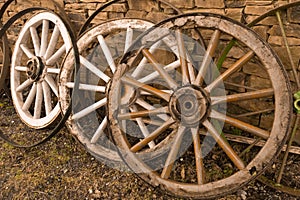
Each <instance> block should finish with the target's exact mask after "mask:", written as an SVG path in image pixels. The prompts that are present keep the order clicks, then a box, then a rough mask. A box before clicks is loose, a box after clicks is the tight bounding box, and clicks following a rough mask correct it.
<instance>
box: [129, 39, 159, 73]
mask: <svg viewBox="0 0 300 200" xmlns="http://www.w3.org/2000/svg"><path fill="white" fill-rule="evenodd" d="M161 43H162V42H161V41H158V42H156V43H155V44H154V45H152V46H151V47H150V49H149V52H150V53H154V52H155V50H156V49H157V48H158V47H159V46H160V45H161ZM147 62H148V60H147V58H145V57H144V58H143V59H142V60H141V62H140V63H139V64H138V66H137V67H136V69H135V70H134V71H133V72H132V74H131V76H132V77H134V78H137V77H139V76H140V74H141V73H142V71H143V70H144V67H145V65H146V64H147Z"/></svg>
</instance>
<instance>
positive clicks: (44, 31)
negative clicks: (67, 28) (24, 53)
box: [40, 19, 49, 56]
mask: <svg viewBox="0 0 300 200" xmlns="http://www.w3.org/2000/svg"><path fill="white" fill-rule="evenodd" d="M48 35H49V21H48V20H45V19H44V20H43V27H42V38H41V52H40V55H41V56H44V55H45V53H46V50H47V47H48Z"/></svg>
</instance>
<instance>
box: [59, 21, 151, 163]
mask: <svg viewBox="0 0 300 200" xmlns="http://www.w3.org/2000/svg"><path fill="white" fill-rule="evenodd" d="M152 26H153V23H151V22H149V21H145V20H142V19H119V20H110V21H107V22H105V23H102V24H99V25H97V26H95V27H93V28H91V29H89V30H88V31H87V32H86V33H85V34H83V35H82V36H81V37H80V38H79V39H78V42H77V45H78V48H79V53H80V62H81V68H80V70H79V71H78V73H77V77H76V78H77V79H78V81H79V88H78V91H77V92H76V93H75V94H73V96H72V91H73V89H74V74H73V73H74V64H73V57H72V56H71V55H70V54H68V55H67V56H66V58H65V61H64V63H63V66H62V71H61V74H60V84H59V96H60V99H59V102H60V105H61V108H62V111H63V113H64V112H65V111H66V109H67V108H68V107H69V105H70V100H71V98H72V100H73V105H72V106H73V113H72V114H71V116H70V119H69V120H68V121H67V123H66V125H67V127H68V129H69V131H70V132H71V133H72V134H73V135H74V136H75V137H76V138H77V139H78V140H79V142H80V143H82V144H83V145H84V146H85V147H86V149H87V150H88V151H89V152H90V153H91V154H93V155H94V156H95V157H97V158H98V159H99V160H101V161H107V160H108V161H110V162H112V163H113V164H116V163H120V162H121V159H120V158H119V156H118V154H117V152H116V149H115V148H114V145H113V144H112V143H111V142H110V140H109V139H108V138H107V135H105V134H107V133H108V120H107V116H106V115H107V114H106V102H107V98H106V92H107V86H108V85H109V82H110V79H111V77H112V75H113V73H114V72H115V70H116V60H117V59H120V57H122V55H123V53H124V52H125V51H126V49H127V48H128V47H129V46H130V45H131V43H132V41H133V39H134V37H136V35H139V34H141V33H143V32H144V31H145V30H146V29H148V28H150V27H152ZM73 93H74V92H73ZM108 164H109V163H108Z"/></svg>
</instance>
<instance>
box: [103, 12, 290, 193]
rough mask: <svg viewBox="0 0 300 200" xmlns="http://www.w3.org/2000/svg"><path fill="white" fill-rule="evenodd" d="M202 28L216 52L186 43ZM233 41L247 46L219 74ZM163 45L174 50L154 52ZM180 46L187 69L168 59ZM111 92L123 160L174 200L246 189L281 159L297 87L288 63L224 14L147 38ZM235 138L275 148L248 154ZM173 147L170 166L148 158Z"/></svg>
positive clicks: (184, 18)
mask: <svg viewBox="0 0 300 200" xmlns="http://www.w3.org/2000/svg"><path fill="white" fill-rule="evenodd" d="M195 29H197V30H198V31H200V33H201V34H202V35H203V37H204V38H205V39H206V40H207V43H208V47H207V49H204V48H203V47H201V46H200V47H199V46H197V45H195V44H197V43H195V42H194V43H193V42H192V41H191V40H189V39H185V38H186V37H184V36H183V35H182V34H185V35H187V36H188V38H192V39H197V38H193V37H195V34H194V32H195ZM233 38H234V39H235V40H236V41H237V43H238V46H237V47H236V48H234V49H233V50H232V51H230V53H229V54H227V56H226V58H225V62H224V64H223V65H222V66H221V68H220V69H218V68H217V67H216V64H215V63H218V60H219V59H224V58H220V52H221V51H222V50H223V48H224V47H225V46H226V45H227V44H228V43H229V42H230V41H231V40H232V39H233ZM174 41H175V42H174ZM157 43H163V44H165V45H162V47H165V48H158V49H157V51H154V52H150V51H149V49H150V48H151V47H152V46H153V45H154V44H157ZM174 47H178V50H179V51H178V52H179V57H180V65H178V66H174V64H175V62H178V61H177V60H176V59H175V60H172V59H171V60H168V59H167V60H165V59H164V58H176V56H172V53H175V52H174V51H173V50H172V49H174ZM170 53H171V54H170ZM166 55H167V56H166ZM144 59H146V60H147V61H148V62H146V63H143V65H141V64H140V63H141V60H144ZM143 62H144V61H143ZM190 63H192V64H193V65H190ZM138 72H139V73H138ZM252 72H255V74H256V76H253V75H252V74H253V73H252ZM261 83H264V84H261ZM110 85H111V87H110V90H109V97H108V112H109V121H110V125H111V129H112V137H113V140H114V141H115V143H116V145H117V147H118V152H119V154H120V155H121V157H122V158H123V160H124V161H125V162H126V164H127V165H128V166H129V168H131V169H132V170H133V171H134V172H135V173H137V174H138V175H139V176H140V177H141V178H142V179H143V180H145V181H146V182H147V183H149V184H151V185H152V186H154V187H157V188H160V189H162V190H163V191H166V192H168V193H171V194H173V195H179V196H183V197H194V198H203V199H205V198H212V197H217V196H220V195H223V194H226V193H229V192H232V191H235V190H237V189H238V188H240V187H242V186H243V185H245V184H246V183H248V182H249V181H250V180H253V179H254V178H255V177H257V175H258V174H260V173H262V172H263V170H264V169H265V167H266V166H268V165H269V164H270V163H271V161H272V160H273V159H274V157H275V156H276V155H277V154H278V153H279V152H280V150H281V147H282V145H283V144H284V142H285V139H286V135H287V132H288V129H289V125H290V119H291V113H292V108H291V95H290V86H289V81H288V78H287V75H286V72H285V70H284V68H283V66H282V64H281V62H280V60H279V59H278V57H277V56H276V55H275V54H274V52H273V51H272V50H271V48H270V47H269V45H268V44H266V43H265V42H264V41H263V40H262V39H260V38H259V37H258V36H257V35H256V34H255V33H254V32H253V31H252V30H251V29H249V28H247V27H246V26H243V25H242V24H240V23H238V22H235V21H233V20H230V19H228V18H226V17H223V16H219V15H212V14H204V13H193V14H186V15H181V16H177V17H173V18H170V19H168V20H166V21H164V22H162V23H160V24H158V25H157V26H156V27H154V28H152V29H151V30H149V31H147V32H146V33H144V34H143V35H142V36H140V38H139V39H138V40H136V42H135V43H134V44H133V45H132V46H131V47H130V49H129V50H128V53H127V54H126V55H125V56H124V57H123V58H122V60H121V61H120V64H119V66H118V68H117V71H116V73H115V75H114V76H113V79H112V83H111V84H110ZM255 113H262V114H263V116H264V118H263V119H257V118H255V117H253V116H255ZM139 119H141V120H142V121H143V122H145V123H147V124H149V130H151V131H150V132H149V136H147V137H146V138H143V137H141V134H138V133H136V132H134V131H133V130H134V129H132V127H134V126H135V127H140V125H139V123H138V120H139ZM125 123H126V127H124V125H123V124H125ZM223 123H224V126H223ZM150 127H151V129H150ZM133 133H134V134H133ZM170 134H172V137H170ZM232 135H237V136H240V137H249V138H252V139H253V140H265V141H266V143H265V144H264V146H263V148H262V149H259V150H258V149H255V150H254V149H251V151H250V152H248V148H249V146H248V145H245V146H240V144H239V145H236V143H234V142H230V141H228V140H227V138H230V137H231V136H232ZM168 137H170V138H168ZM166 141H167V143H170V144H171V145H170V146H171V148H170V149H169V148H167V149H168V151H167V152H166V154H165V155H166V156H165V157H163V156H162V157H160V158H159V159H158V160H156V161H155V162H151V163H149V162H145V161H143V159H140V156H139V154H138V153H139V152H140V151H147V149H148V148H149V145H148V144H149V143H150V142H154V144H155V145H159V144H160V142H163V143H166ZM186 145H190V148H188V147H187V146H186ZM159 149H160V147H158V148H157V150H159ZM184 150H187V151H186V152H185V153H183V152H184ZM153 166H156V168H153ZM157 166H161V169H158V168H157Z"/></svg>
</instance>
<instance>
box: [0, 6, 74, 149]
mask: <svg viewBox="0 0 300 200" xmlns="http://www.w3.org/2000/svg"><path fill="white" fill-rule="evenodd" d="M34 11H47V12H53V11H51V10H50V9H47V8H42V7H33V8H28V9H25V10H22V11H21V12H19V13H18V14H16V15H14V16H13V17H11V18H10V19H9V20H8V21H7V22H6V23H5V24H4V26H3V27H2V29H1V30H0V38H1V37H3V35H4V34H5V33H6V31H7V30H8V29H9V28H10V26H11V25H12V24H13V23H14V22H15V21H17V20H18V19H19V18H20V17H22V16H24V15H26V14H28V13H30V12H34ZM58 16H60V15H58ZM60 18H61V20H62V21H63V22H64V24H65V26H66V28H67V30H68V31H69V35H70V38H71V42H72V47H73V48H72V51H73V53H74V56H75V63H74V65H75V73H77V71H78V70H79V66H80V62H79V53H78V48H77V44H76V36H75V34H74V32H73V30H72V28H71V25H70V22H69V20H68V19H66V18H64V17H62V16H60ZM75 85H78V82H76V80H75ZM77 88H78V87H77ZM75 90H76V89H75ZM71 105H72V104H71ZM71 109H72V108H71V106H69V107H68V109H67V112H66V113H65V115H64V116H63V117H62V119H61V120H60V121H59V122H58V124H57V125H56V127H55V128H54V129H53V130H52V131H51V132H50V133H49V135H48V136H47V137H45V138H43V139H41V140H40V141H38V142H36V143H34V144H32V145H22V144H20V143H17V142H16V141H13V140H11V139H10V138H8V137H7V136H6V135H5V134H4V133H3V132H2V130H0V138H2V139H3V140H4V141H6V142H7V143H9V144H10V145H12V146H14V147H20V148H31V147H35V146H38V145H40V144H43V143H45V142H46V141H48V140H50V139H51V138H52V137H53V136H54V135H56V133H58V132H59V131H60V130H61V128H63V127H64V125H65V122H66V120H67V119H68V117H69V115H70V113H71Z"/></svg>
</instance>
